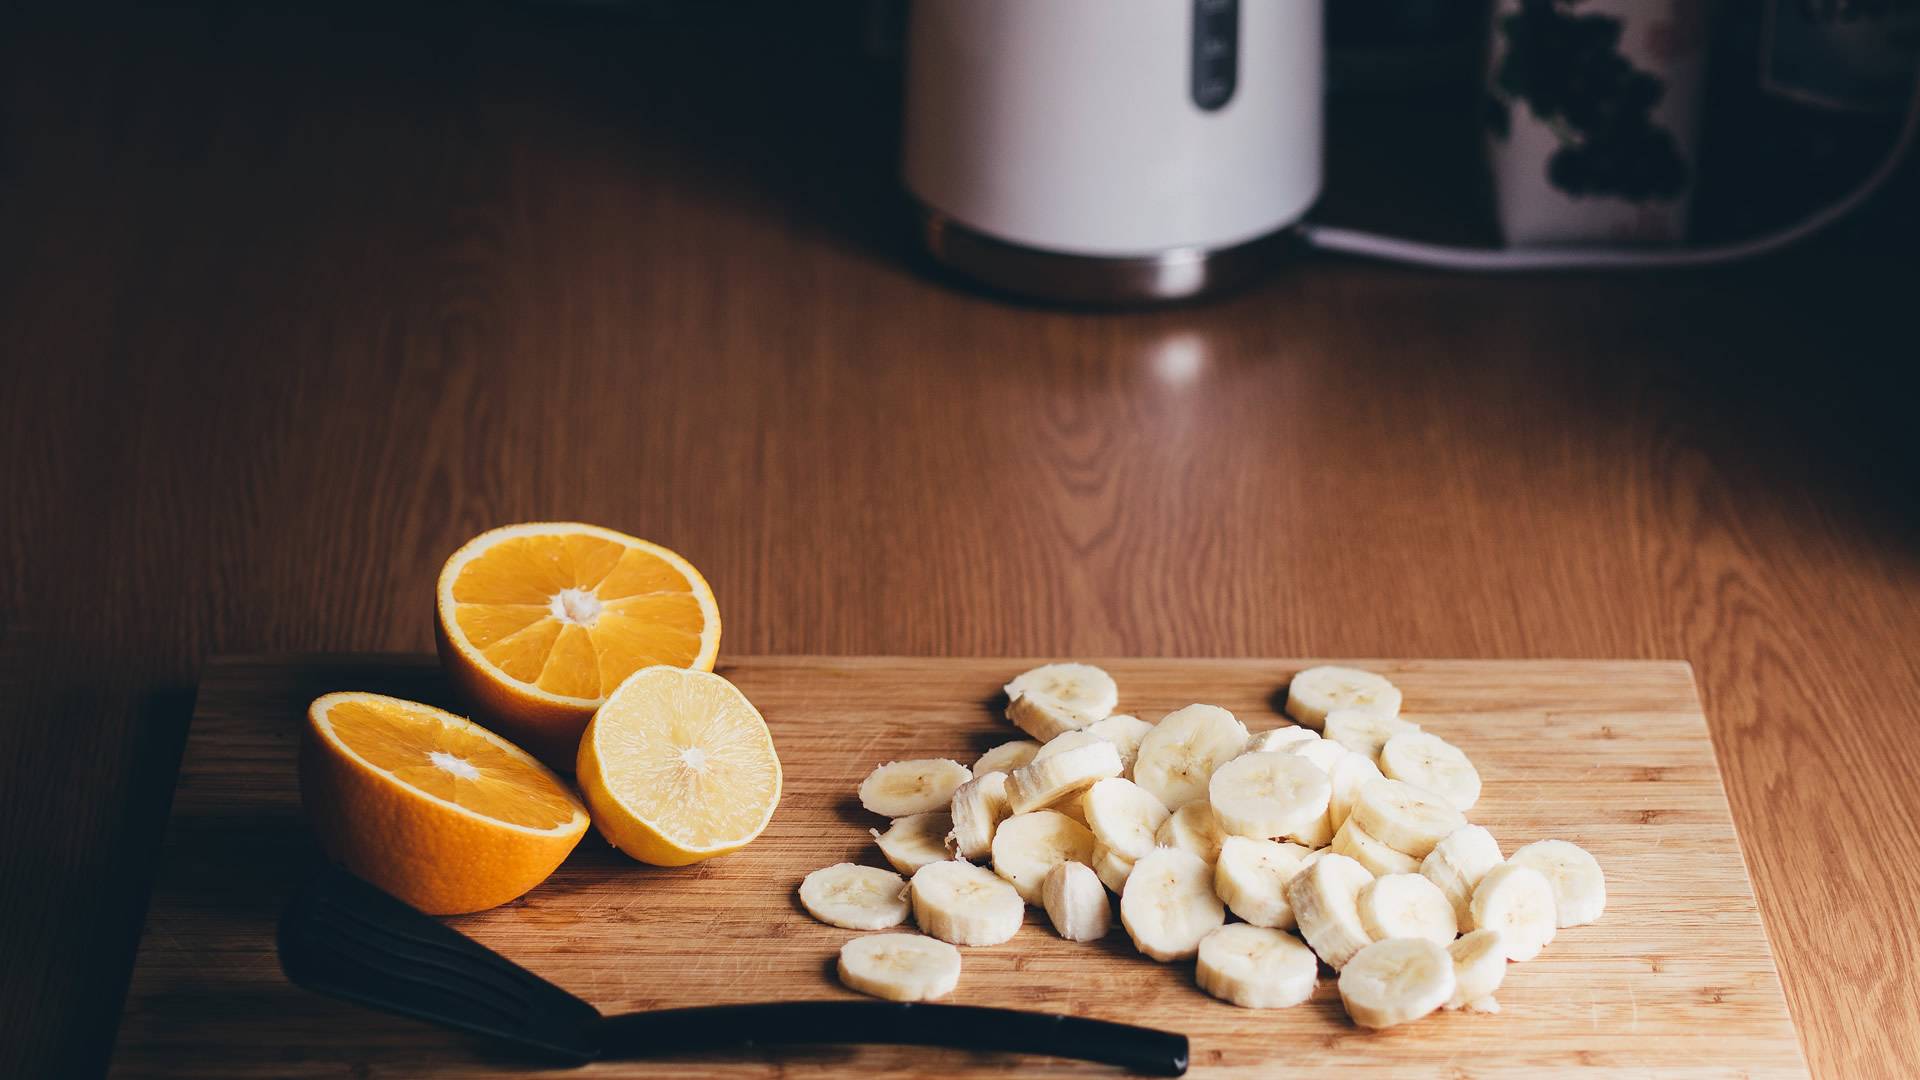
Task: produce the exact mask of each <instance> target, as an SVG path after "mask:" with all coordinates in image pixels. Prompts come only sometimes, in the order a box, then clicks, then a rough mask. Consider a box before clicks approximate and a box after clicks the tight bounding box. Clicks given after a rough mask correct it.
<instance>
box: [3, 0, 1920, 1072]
mask: <svg viewBox="0 0 1920 1080" xmlns="http://www.w3.org/2000/svg"><path fill="white" fill-rule="evenodd" d="M823 11H824V12H825V13H824V14H823V13H822V12H823ZM734 13H735V17H734V18H733V19H732V20H731V21H727V20H726V19H723V18H722V17H719V16H714V15H701V14H697V13H693V12H692V9H690V8H687V7H677V8H671V9H655V8H641V9H639V10H638V11H621V12H607V11H601V10H597V9H594V8H591V7H583V8H559V9H547V8H521V7H512V6H508V7H495V8H481V9H478V10H476V9H473V8H469V7H452V6H449V7H445V8H438V7H425V8H421V9H418V10H416V11H415V12H414V13H413V14H412V15H409V16H408V17H407V22H406V24H405V25H402V26H397V27H396V26H394V25H392V16H391V15H390V14H388V13H385V12H383V11H380V10H378V9H374V8H351V9H348V10H346V11H345V12H339V11H335V12H332V13H330V14H326V15H321V14H302V13H300V12H299V11H298V10H295V11H291V12H289V11H286V10H282V11H279V12H276V13H272V14H261V13H251V14H250V13H247V12H246V11H244V10H229V11H227V12H226V13H225V14H215V15H209V14H206V13H204V12H200V11H197V10H195V9H193V8H191V7H169V8H164V9H150V10H148V11H146V12H145V13H144V14H141V15H138V16H131V15H113V14H109V13H107V12H93V11H90V12H89V13H88V14H87V16H86V18H87V21H88V23H89V25H87V26H84V27H81V26H74V25H65V26H46V25H40V22H44V21H45V20H44V18H43V19H42V20H39V21H36V20H32V19H26V20H23V23H22V24H21V25H20V26H18V27H17V28H16V29H17V32H15V33H11V34H0V80H4V81H3V82H0V86H4V90H0V327H4V333H5V340H4V345H3V346H0V356H3V357H4V361H3V363H4V368H3V369H0V370H3V371H4V379H5V383H4V384H3V385H0V416H3V417H4V423H0V506H4V507H5V508H6V509H5V511H4V512H0V522H4V526H0V553H3V554H4V558H5V560H6V562H5V568H6V573H5V575H4V579H3V580H0V620H3V621H0V702H4V704H5V722H4V724H0V828H4V833H3V834H0V835H4V837H5V840H4V842H3V843H0V883H4V884H0V956H4V957H5V958H6V960H5V964H4V968H3V969H4V975H0V1074H4V1075H9V1076H40V1075H54V1074H60V1075H66V1074H68V1073H69V1072H75V1071H77V1072H82V1073H84V1072H87V1071H93V1070H97V1069H99V1068H101V1067H102V1066H103V1064H104V1058H105V1054H106V1048H107V1047H108V1046H110V1045H111V1041H110V1033H111V1030H112V1025H113V1023H114V1020H115V1016H116V1013H117V1011H118V1007H119V999H120V995H121V993H122V990H123V987H124V979H125V974H126V969H127V964H128V962H129V959H130V957H131V952H132V946H133V942H134V938H135V935H136V934H137V931H138V923H139V912H140V905H141V903H142V900H141V896H142V892H143V890H144V887H145V880H146V876H147V874H148V873H149V871H150V865H151V859H152V857H153V852H154V848H155V844H156V842H157V838H158V835H159V831H160V828H161V826H162V822H163V819H164V809H165V806H166V796H167V791H168V788H169V784H170V782H171V776H172V770H173V767H174V762H175V760H176V758H177V754H178V751H179V747H180V744H181V739H182V736H183V731H184V723H185V716H186V714H187V707H188V705H189V703H190V701H191V688H192V686H193V682H194V679H195V674H196V669H197V665H198V663H199V661H200V659H201V658H202V657H204V656H206V655H208V654H210V653H215V652H223V651H240V650H244V651H261V650H282V649H284V650H348V649H352V650H384V649H426V648H429V647H430V616H431V606H432V605H431V600H430V597H429V588H430V583H431V581H432V579H433V575H434V573H435V571H436V570H437V568H438V566H439V564H440V561H441V560H442V559H443V558H444V557H445V555H446V554H447V553H448V552H450V551H451V550H452V549H453V548H454V546H455V545H456V544H457V543H458V542H459V541H461V540H462V539H464V538H465V537H467V536H469V535H470V534H472V533H475V532H477V531H479V530H481V529H483V528H485V527H487V526H490V525H493V524H497V523H500V522H506V521H514V520H523V519H541V518H578V519H583V520H589V521H596V522H603V523H606V524H609V525H614V526H618V527H620V528H624V529H627V530H630V531H633V532H636V533H639V534H641V535H644V536H647V537H650V538H652V539H655V540H659V541H662V542H664V543H667V544H670V545H671V546H673V547H675V548H677V549H679V550H680V551H682V552H683V553H685V554H686V555H687V556H688V557H690V558H691V559H692V560H693V561H694V562H695V563H696V564H698V565H699V566H700V568H701V569H702V570H703V571H704V572H705V573H706V574H707V576H708V577H709V578H710V580H711V581H712V582H713V584H714V587H715V589H716V591H717V593H718V595H719V597H720V602H721V604H722V607H723V609H724V611H725V615H726V627H727V631H726V633H727V636H726V642H725V646H726V648H727V649H728V650H730V651H732V652H736V653H739V652H755V653H774V652H846V653H909V654H956V655H991V654H1016V655H1032V654H1056V655H1061V656H1072V655H1075V654H1127V653H1136V654H1165V655H1202V654H1209V655H1211V654H1224V655H1325V656H1405V657H1680V658H1685V659H1687V660H1690V661H1692V663H1693V664H1694V667H1695V670H1696V672H1697V675H1698V678H1699V680H1700V682H1701V685H1702V689H1703V691H1704V694H1705V698H1706V702H1707V706H1708V711H1709V715H1710V717H1711V720H1712V723H1713V728H1714V734H1715V738H1716V741H1717V744H1718V748H1719V754H1720V760H1721V764H1722V767H1723V769H1724V771H1725V773H1726V779H1727V785H1728V790H1729V795H1730V798H1731V800H1732V804H1733V810H1734V814H1735V817H1736V819H1737V820H1738V821H1739V823H1740V828H1741V833H1742V840H1743V843H1744V844H1745V848H1746V855H1747V859H1748V862H1749V864H1750V867H1751V869H1752V872H1753V875H1754V877H1755V881H1756V885H1757V888H1758V893H1759V897H1760V901H1761V906H1762V909H1763V912H1764V915H1765V918H1766V922H1767V926H1768V929H1769V932H1770V934H1771V936H1772V941H1773V944H1774V948H1775V950H1776V952H1777V954H1778V957H1779V961H1780V967H1781V971H1782V973H1783V977H1784V980H1785V984H1786V991H1787V995H1788V998H1789V1000H1790V1002H1791V1004H1792V1007H1793V1012H1794V1016H1795V1019H1796V1021H1797V1023H1798V1024H1799V1026H1800V1030H1801V1032H1802V1035H1803V1038H1804V1039H1805V1042H1806V1048H1807V1053H1808V1057H1809V1059H1810V1061H1811V1062H1812V1064H1813V1066H1814V1069H1815V1071H1816V1073H1817V1074H1818V1075H1821V1076H1829V1077H1842V1076H1848V1077H1851V1076H1865V1075H1875V1074H1884V1072H1885V1071H1886V1070H1888V1069H1892V1068H1897V1067H1898V1066H1896V1065H1893V1064H1891V1063H1896V1062H1912V1061H1914V1060H1916V1059H1920V910H1917V909H1916V906H1915V904H1914V901H1913V898H1914V896H1915V895H1916V893H1920V850H1916V841H1915V834H1916V831H1915V827H1914V822H1915V820H1916V818H1917V817H1920V793H1917V792H1916V789H1915V788H1914V786H1913V784H1912V778H1913V777H1914V776H1915V775H1920V749H1917V747H1920V743H1916V742H1915V741H1914V739H1913V738H1912V735H1911V732H1912V730H1913V722H1914V718H1915V716H1916V715H1920V664H1917V662H1916V660H1915V658H1916V657H1920V529H1917V528H1916V525H1917V524H1920V505H1916V498H1915V492H1916V490H1920V484H1916V483H1915V479H1916V469H1915V464H1916V460H1915V452H1914V439H1913V437H1912V426H1913V424H1912V419H1911V398H1910V397H1905V396H1902V395H1901V394H1900V393H1899V390H1900V387H1899V385H1898V384H1896V383H1894V382H1892V381H1891V380H1892V378H1893V377H1892V376H1891V375H1889V374H1888V370H1889V369H1890V368H1891V369H1895V370H1899V369H1901V368H1902V367H1903V366H1909V367H1910V366H1911V363H1912V359H1913V357H1914V355H1915V341H1914V339H1915V331H1914V326H1915V323H1914V317H1913V314H1912V310H1913V297H1914V295H1915V285H1916V284H1920V275H1917V272H1916V265H1915V260H1913V259H1912V258H1911V257H1910V252H1908V253H1906V255H1905V256H1904V257H1903V256H1901V255H1898V254H1896V253H1894V252H1891V251H1888V250H1886V249H1884V248H1866V249H1855V248H1850V247H1848V246H1845V245H1844V244H1834V243H1829V244H1826V245H1823V246H1821V247H1817V248H1815V249H1813V250H1811V251H1808V252H1804V253H1800V254H1798V255H1796V256H1794V257H1793V258H1790V259H1787V260H1783V261H1779V262H1775V263H1771V264H1767V265H1763V266H1755V267H1750V268H1742V269H1736V270H1727V271H1720V272H1714V273H1700V274H1690V275H1677V276H1667V277H1595V276H1577V277H1559V278H1549V279H1535V280H1489V279H1471V278H1462V277H1443V276H1437V275H1432V274H1426V273H1419V272H1412V271H1406V270H1400V269H1393V268H1387V267H1380V266H1372V265H1365V264H1360V263H1355V262H1345V261H1335V260H1324V261H1314V262H1302V263H1300V264H1297V265H1294V266H1289V267H1286V268H1284V269H1282V270H1281V271H1279V272H1277V273H1276V274H1275V276H1274V277H1273V279H1272V280H1271V281H1269V282H1267V283H1265V284H1263V285H1260V286H1258V287H1256V288H1253V289H1251V290H1248V291H1246V292H1242V293H1239V294H1236V295H1233V296H1230V297H1227V298H1224V299H1221V300H1218V301H1214V302H1211V303H1207V304H1203V305H1199V306H1194V307H1188V308H1180V309H1170V310H1161V311H1154V312H1138V313H1126V314H1112V315H1098V314H1085V313H1070V312H1056V311H1047V310H1041V309H1037V308H1032V307H1027V306H1023V305H1019V304H1010V303H1006V302H1002V301H999V300H994V299H990V298H985V297H982V296H979V295H974V294H970V293H967V292H963V291H957V290H955V289H953V288H951V287H949V286H948V285H946V284H943V283H941V282H939V281H937V280H934V279H933V278H932V277H931V276H930V275H929V274H928V273H927V272H926V271H925V268H924V267H922V266H921V265H919V264H918V262H917V261H916V260H915V259H914V258H913V257H912V255H911V249H910V247H909V245H908V244H907V242H906V241H907V237H908V235H909V234H908V232H907V230H906V213H905V211H906V207H905V205H904V202H903V200H902V198H901V196H900V195H899V193H898V192H897V190H896V188H895V185H894V183H893V180H892V172H891V159H892V138H893V132H892V126H893V124H894V115H895V107H894V104H893V97H892V94H893V87H892V84H891V81H890V79H889V77H888V76H887V75H886V73H885V70H884V66H883V65H877V64H875V63H873V62H872V61H871V60H870V59H869V58H866V57H864V56H863V55H862V54H861V53H860V51H859V50H858V49H857V48H854V47H851V46H849V45H846V44H845V43H846V42H847V41H849V40H850V39H851V38H853V37H857V35H853V34H848V33H845V32H843V31H845V30H847V28H848V27H852V26H854V25H855V24H857V22H858V18H857V11H855V10H852V9H849V10H844V11H843V10H841V9H838V8H831V9H824V8H823V9H810V10H809V12H808V14H807V15H806V16H802V15H799V14H795V13H793V12H785V11H783V9H780V8H775V7H770V6H766V5H749V6H748V7H747V8H746V9H745V13H744V14H741V13H740V11H739V9H734ZM63 18H67V19H71V18H72V16H71V14H69V15H67V16H63ZM820 42H827V43H828V44H825V45H821V44H819V43H820ZM1362 107H1363V108H1372V109H1374V110H1375V111H1376V112H1380V111H1383V110H1381V108H1380V106H1378V105H1377V104H1373V105H1366V106H1362ZM1384 112H1385V113H1387V114H1389V115H1391V116H1395V117H1397V118H1398V119H1397V120H1396V121H1395V122H1396V123H1398V124H1399V127H1398V129H1397V131H1398V132H1399V135H1394V134H1393V133H1392V132H1391V131H1387V132H1382V133H1381V134H1380V135H1379V136H1378V137H1375V136H1373V135H1371V134H1364V135H1362V134H1355V133H1354V129H1347V131H1346V133H1345V134H1341V133H1336V137H1335V146H1336V153H1337V156H1336V160H1335V162H1334V165H1333V169H1332V174H1333V177H1334V181H1335V189H1334V190H1333V192H1332V193H1331V195H1330V197H1329V200H1328V207H1329V209H1328V213H1329V215H1330V216H1339V217H1346V216H1348V215H1365V214H1368V213H1369V212H1373V213H1375V215H1376V217H1377V223H1380V224H1385V225H1391V226H1406V227H1410V226H1412V225H1418V224H1421V223H1423V222H1424V223H1426V224H1428V225H1430V226H1431V230H1430V232H1429V234H1430V235H1435V236H1441V237H1445V238H1449V239H1460V238H1471V237H1472V236H1474V235H1475V233H1474V229H1475V226H1474V225H1473V224H1472V223H1473V222H1474V221H1475V220H1479V219H1476V218H1474V217H1472V215H1473V214H1478V213H1480V212H1481V211H1482V209H1483V207H1482V206H1480V205H1479V204H1477V203H1476V202H1475V200H1476V199H1477V198H1479V196H1478V195H1477V194H1476V189H1475V188H1474V187H1473V184H1474V180H1473V176H1474V173H1473V170H1472V169H1471V167H1470V166H1465V165H1462V164H1461V163H1463V162H1470V160H1471V159H1470V156H1464V155H1465V154H1466V153H1467V152H1468V151H1465V150H1463V149H1461V148H1456V147H1455V146H1454V145H1453V143H1452V142H1450V141H1449V142H1448V143H1447V145H1446V146H1440V145H1439V136H1438V135H1437V134H1436V133H1437V132H1442V131H1445V130H1447V128H1446V125H1447V124H1449V123H1457V122H1459V117H1458V115H1457V114H1455V113H1452V112H1450V111H1448V110H1447V109H1446V108H1444V107H1441V106H1436V105H1434V104H1431V103H1428V104H1424V105H1414V106H1410V107H1403V108H1401V109H1398V110H1394V109H1386V110H1384ZM1469 129H1470V124H1463V125H1461V130H1469ZM1448 154H1452V155H1453V157H1452V158H1450V159H1448V158H1447V157H1446V155H1448ZM1443 159H1444V160H1443ZM1435 178H1438V179H1435ZM1415 181H1425V182H1419V183H1416V182H1415Z"/></svg>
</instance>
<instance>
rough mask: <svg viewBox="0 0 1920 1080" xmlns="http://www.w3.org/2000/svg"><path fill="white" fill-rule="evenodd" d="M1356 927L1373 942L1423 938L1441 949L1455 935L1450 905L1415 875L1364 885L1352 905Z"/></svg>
mask: <svg viewBox="0 0 1920 1080" xmlns="http://www.w3.org/2000/svg"><path fill="white" fill-rule="evenodd" d="M1355 906H1356V907H1357V908H1358V909H1359V911H1360V925H1362V926H1364V927H1366V928H1367V933H1368V935H1370V936H1371V937H1372V938H1373V939H1374V940H1375V941H1385V940H1386V939H1388V938H1425V939H1427V940H1428V941H1432V942H1436V943H1438V944H1441V945H1445V944H1447V943H1448V942H1451V941H1452V940H1453V938H1454V935H1455V934H1457V933H1459V929H1460V928H1459V926H1458V924H1457V923H1456V922H1455V921H1454V917H1453V902H1452V901H1450V900H1448V899H1447V894H1446V893H1443V892H1441V891H1440V886H1438V885H1435V884H1434V883H1433V882H1431V881H1428V880H1427V879H1426V878H1423V877H1421V876H1420V875H1419V874H1388V875H1387V876H1385V877H1377V878H1374V879H1373V880H1372V881H1370V882H1368V883H1367V884H1366V885H1365V886H1364V887H1362V888H1361V890H1360V896H1359V898H1358V899H1357V900H1356V902H1355Z"/></svg>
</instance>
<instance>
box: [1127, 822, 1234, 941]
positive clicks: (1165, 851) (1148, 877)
mask: <svg viewBox="0 0 1920 1080" xmlns="http://www.w3.org/2000/svg"><path fill="white" fill-rule="evenodd" d="M1226 917H1227V912H1226V909H1225V908H1223V907H1222V906H1221V905H1220V898H1219V897H1217V896H1215V895H1213V868H1212V867H1210V866H1208V865H1207V864H1206V863H1205V862H1203V861H1201V859H1200V857H1199V856H1198V855H1194V854H1192V853H1191V852H1186V851H1180V850H1178V849H1176V848H1160V849H1157V850H1155V851H1153V852H1151V853H1149V854H1148V855H1147V856H1146V857H1145V858H1143V859H1141V860H1140V861H1138V862H1136V863H1134V864H1133V872H1132V873H1130V874H1128V875H1127V887H1126V888H1125V889H1124V890H1122V891H1121V893H1120V922H1121V924H1122V925H1123V926H1125V927H1126V928H1127V936H1129V937H1131V938H1132V939H1133V947H1134V948H1136V949H1138V950H1140V952H1141V953H1143V954H1145V955H1146V956H1148V957H1150V958H1152V959H1154V960H1161V961H1167V960H1186V959H1188V958H1190V957H1192V956H1193V955H1194V954H1195V953H1196V952H1198V951H1199V949H1200V941H1201V939H1203V938H1205V937H1206V936H1207V935H1208V934H1210V933H1212V932H1213V931H1215V930H1217V929H1219V927H1220V925H1221V924H1222V923H1224V922H1225V921H1226Z"/></svg>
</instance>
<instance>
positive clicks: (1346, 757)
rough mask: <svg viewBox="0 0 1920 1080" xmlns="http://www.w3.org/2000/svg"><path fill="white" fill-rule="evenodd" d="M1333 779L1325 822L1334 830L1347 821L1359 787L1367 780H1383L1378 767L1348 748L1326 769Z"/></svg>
mask: <svg viewBox="0 0 1920 1080" xmlns="http://www.w3.org/2000/svg"><path fill="white" fill-rule="evenodd" d="M1327 775H1328V776H1329V777H1330V778H1332V780H1333V799H1332V801H1330V802H1328V803H1327V822H1328V824H1330V825H1332V826H1333V829H1334V831H1335V832H1339V831H1340V826H1342V825H1345V824H1346V823H1347V815H1349V814H1351V813H1353V801H1354V800H1355V799H1358V798H1359V797H1360V789H1361V788H1363V787H1365V786H1366V785H1367V781H1369V780H1384V779H1385V777H1384V776H1382V775H1381V773H1380V767H1379V766H1378V765H1375V764H1374V763H1373V760H1372V759H1371V758H1368V757H1367V756H1366V755H1364V754H1356V753H1354V752H1353V751H1351V750H1349V751H1347V752H1346V753H1344V754H1342V755H1340V757H1339V759H1338V760H1336V761H1335V762H1334V763H1333V768H1331V769H1329V770H1327Z"/></svg>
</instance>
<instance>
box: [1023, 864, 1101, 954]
mask: <svg viewBox="0 0 1920 1080" xmlns="http://www.w3.org/2000/svg"><path fill="white" fill-rule="evenodd" d="M1040 904H1041V906H1042V907H1044V908H1046V911H1047V918H1048V919H1050V920H1051V921H1052V922H1053V930H1054V933H1057V934H1059V935H1060V936H1061V937H1063V938H1066V939H1067V940H1068V941H1098V940H1099V939H1101V938H1103V937H1106V936H1107V931H1108V930H1111V929H1113V911H1112V909H1111V908H1109V907H1108V905H1107V889H1106V886H1104V885H1102V884H1100V878H1099V876H1098V875H1096V874H1095V873H1094V872H1093V868H1092V867H1090V866H1088V865H1087V864H1085V863H1078V862H1063V863H1061V864H1060V865H1058V866H1055V867H1054V868H1053V869H1051V870H1049V871H1047V876H1046V878H1045V879H1044V880H1042V882H1041V884H1040Z"/></svg>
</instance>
